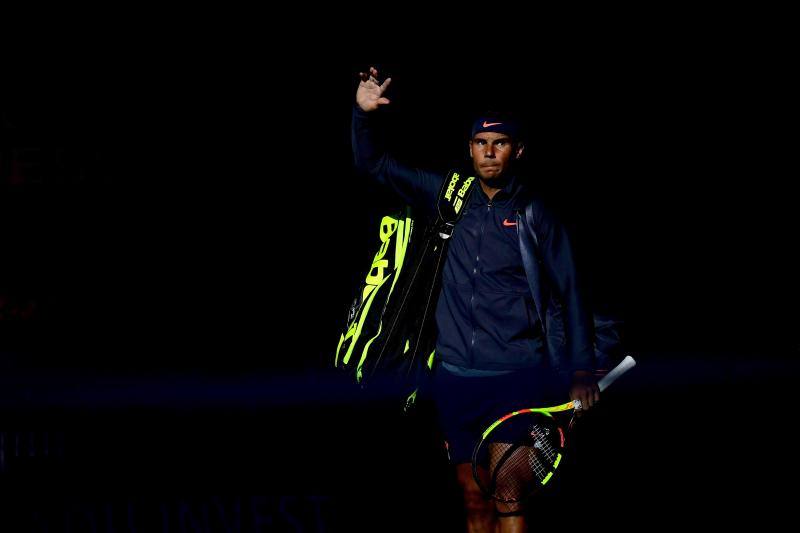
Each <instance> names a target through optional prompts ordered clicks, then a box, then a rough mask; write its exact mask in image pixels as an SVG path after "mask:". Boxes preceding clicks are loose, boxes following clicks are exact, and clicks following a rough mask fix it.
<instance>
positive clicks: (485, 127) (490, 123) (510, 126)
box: [470, 117, 519, 141]
mask: <svg viewBox="0 0 800 533" xmlns="http://www.w3.org/2000/svg"><path fill="white" fill-rule="evenodd" d="M485 131H491V132H494V133H502V134H505V135H508V136H509V137H511V138H512V139H514V140H515V141H516V140H517V139H518V138H519V137H518V136H519V127H518V126H517V123H516V122H515V121H513V120H503V119H499V118H485V117H481V118H479V119H478V120H476V121H475V122H474V123H473V124H472V132H471V136H470V138H472V137H475V135H476V134H478V133H483V132H485Z"/></svg>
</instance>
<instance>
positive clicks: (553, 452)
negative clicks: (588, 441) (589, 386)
mask: <svg viewBox="0 0 800 533" xmlns="http://www.w3.org/2000/svg"><path fill="white" fill-rule="evenodd" d="M635 365H636V361H635V360H634V359H633V357H631V356H627V357H625V359H623V360H622V362H621V363H620V364H618V365H617V366H616V367H614V369H612V370H611V371H610V372H609V373H608V374H606V375H605V376H604V377H603V378H602V379H601V380H600V381H599V382H598V383H597V385H598V387H599V389H600V391H601V392H602V391H604V390H605V389H606V388H607V387H608V386H609V385H611V384H612V383H614V381H616V380H617V378H619V377H620V376H621V375H622V374H624V373H625V372H627V371H628V370H630V369H631V368H633V367H634V366H635ZM574 409H581V404H580V400H574V401H570V402H567V403H564V404H561V405H556V406H553V407H540V408H531V409H520V410H519V411H514V412H511V413H508V414H507V415H505V416H503V417H501V418H500V419H498V420H497V421H495V422H494V423H493V424H492V425H490V426H489V427H488V428H487V429H486V431H484V432H483V435H482V436H481V440H480V442H478V444H477V445H476V446H475V450H474V451H473V453H472V475H473V476H474V477H475V481H476V482H477V483H478V486H479V487H480V488H481V490H482V491H483V492H484V494H485V495H486V496H488V497H490V498H492V499H494V500H496V501H498V502H502V503H506V504H514V503H517V502H520V501H522V500H524V499H526V498H527V497H529V496H531V495H532V494H533V493H535V492H536V491H537V490H539V489H541V488H542V487H543V486H544V485H546V484H547V482H548V481H550V479H551V478H552V477H553V475H554V474H555V471H556V469H557V468H558V465H559V464H560V463H561V459H562V457H563V452H564V444H565V438H564V431H563V429H562V428H561V427H560V426H559V425H558V424H557V423H556V422H555V420H554V419H553V416H552V414H551V413H559V412H564V411H571V410H574ZM479 465H484V466H486V467H487V468H488V476H486V475H481V474H482V473H484V474H485V472H479V470H478V466H479Z"/></svg>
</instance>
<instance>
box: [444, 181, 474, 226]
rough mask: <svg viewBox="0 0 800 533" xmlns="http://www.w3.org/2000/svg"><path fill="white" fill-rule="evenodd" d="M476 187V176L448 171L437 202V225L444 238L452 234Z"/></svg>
mask: <svg viewBox="0 0 800 533" xmlns="http://www.w3.org/2000/svg"><path fill="white" fill-rule="evenodd" d="M474 188H475V177H474V176H466V175H461V174H460V173H458V172H456V171H455V170H451V171H450V172H448V173H447V176H446V177H445V179H444V182H442V188H441V189H440V190H439V199H438V201H437V203H436V204H437V205H436V207H437V212H438V219H437V221H436V226H437V227H438V228H439V235H440V236H441V237H442V238H443V239H448V238H450V235H452V233H453V228H454V227H455V225H456V222H458V221H459V220H460V219H461V216H462V215H463V214H464V206H466V205H467V202H468V201H469V198H470V195H471V194H472V191H473V189H474Z"/></svg>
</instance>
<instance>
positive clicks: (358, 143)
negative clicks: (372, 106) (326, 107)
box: [351, 105, 444, 213]
mask: <svg viewBox="0 0 800 533" xmlns="http://www.w3.org/2000/svg"><path fill="white" fill-rule="evenodd" d="M374 114H375V113H374V112H373V113H366V112H364V111H363V110H361V108H359V107H358V105H354V106H353V121H352V137H351V141H352V145H353V156H354V158H355V165H356V168H357V169H358V170H360V171H361V172H364V173H366V174H368V175H369V176H371V177H373V178H374V179H376V180H377V181H378V183H381V184H382V185H385V186H388V187H389V188H390V189H391V190H392V191H394V192H395V193H396V194H397V195H399V196H400V198H402V199H403V200H404V201H405V202H406V203H408V204H410V205H411V206H412V207H415V208H418V209H422V210H424V211H425V212H428V213H432V212H434V211H435V209H436V202H437V199H438V197H439V190H440V188H441V186H442V182H443V181H444V176H443V175H441V174H436V173H433V172H428V171H425V170H421V169H417V168H412V167H408V166H406V165H403V164H401V163H398V162H397V160H395V159H394V158H393V157H392V156H391V155H390V154H388V153H387V152H386V151H385V150H384V149H383V147H382V145H381V143H380V142H378V140H377V136H376V133H375V124H374V123H375V119H374V118H373V117H372V116H370V115H374Z"/></svg>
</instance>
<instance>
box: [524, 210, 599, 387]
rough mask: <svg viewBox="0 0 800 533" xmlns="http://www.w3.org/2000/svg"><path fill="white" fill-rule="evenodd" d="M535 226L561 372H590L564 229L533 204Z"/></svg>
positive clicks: (586, 331) (583, 313) (587, 330)
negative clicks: (552, 302)
mask: <svg viewBox="0 0 800 533" xmlns="http://www.w3.org/2000/svg"><path fill="white" fill-rule="evenodd" d="M536 207H537V209H536V210H535V213H536V219H537V220H536V223H537V224H536V225H537V233H538V238H539V253H540V255H541V264H542V266H543V268H544V270H545V273H546V275H547V279H548V281H549V282H550V285H551V288H552V289H553V290H554V291H555V295H554V296H555V297H556V298H557V300H558V304H559V309H558V313H559V315H560V319H561V322H562V326H563V329H564V331H563V334H564V341H565V345H564V347H563V350H562V351H561V356H562V357H563V358H564V359H565V360H562V361H559V363H560V364H559V367H560V369H561V370H562V371H572V372H574V371H576V370H590V371H591V370H594V366H595V361H594V346H593V341H592V337H593V334H592V323H591V320H589V315H588V312H587V310H586V307H585V305H584V302H583V299H582V297H581V293H580V286H579V283H578V275H577V270H576V268H575V259H574V256H573V253H572V246H571V245H570V241H569V236H568V235H567V231H566V228H565V227H564V226H563V225H562V224H561V223H560V222H558V220H557V219H556V218H555V217H554V216H552V215H551V214H550V213H549V212H548V211H546V210H545V209H543V208H541V206H539V205H537V206H536Z"/></svg>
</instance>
